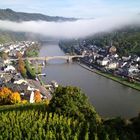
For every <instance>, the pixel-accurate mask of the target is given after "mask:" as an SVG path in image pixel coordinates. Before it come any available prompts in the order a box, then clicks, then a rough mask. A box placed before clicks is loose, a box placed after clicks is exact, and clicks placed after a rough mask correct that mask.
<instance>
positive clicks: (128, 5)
mask: <svg viewBox="0 0 140 140" xmlns="http://www.w3.org/2000/svg"><path fill="white" fill-rule="evenodd" d="M0 8H1V9H5V8H10V9H13V10H15V11H21V12H30V13H42V14H46V15H51V16H64V17H76V18H97V17H107V16H114V15H129V14H137V13H140V0H0Z"/></svg>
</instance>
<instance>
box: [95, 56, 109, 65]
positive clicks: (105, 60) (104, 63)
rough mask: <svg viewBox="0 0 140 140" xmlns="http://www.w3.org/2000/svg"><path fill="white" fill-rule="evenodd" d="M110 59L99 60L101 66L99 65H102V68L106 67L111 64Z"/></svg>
mask: <svg viewBox="0 0 140 140" xmlns="http://www.w3.org/2000/svg"><path fill="white" fill-rule="evenodd" d="M109 61H110V60H109V59H108V58H107V57H105V58H104V59H102V60H101V59H98V60H97V63H98V64H99V65H101V66H106V65H107V64H108V63H109Z"/></svg>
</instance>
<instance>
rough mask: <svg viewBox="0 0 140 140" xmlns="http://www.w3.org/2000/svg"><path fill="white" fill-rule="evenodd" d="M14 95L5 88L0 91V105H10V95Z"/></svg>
mask: <svg viewBox="0 0 140 140" xmlns="http://www.w3.org/2000/svg"><path fill="white" fill-rule="evenodd" d="M11 94H12V91H11V90H10V89H8V88H7V87H3V88H1V89H0V104H2V105H3V104H9V103H10V99H9V97H10V95H11Z"/></svg>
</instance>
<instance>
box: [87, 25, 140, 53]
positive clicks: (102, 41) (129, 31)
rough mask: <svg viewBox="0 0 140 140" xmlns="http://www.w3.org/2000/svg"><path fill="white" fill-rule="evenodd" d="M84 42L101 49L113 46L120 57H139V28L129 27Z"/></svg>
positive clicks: (98, 35)
mask: <svg viewBox="0 0 140 140" xmlns="http://www.w3.org/2000/svg"><path fill="white" fill-rule="evenodd" d="M86 41H87V43H88V44H95V45H97V46H101V47H106V46H110V45H113V46H115V47H116V48H117V50H118V53H119V54H120V55H130V54H137V55H139V56H140V27H135V26H129V27H124V28H121V29H119V30H115V31H112V32H109V33H100V34H97V35H95V36H91V37H88V38H86Z"/></svg>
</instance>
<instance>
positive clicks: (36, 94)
mask: <svg viewBox="0 0 140 140" xmlns="http://www.w3.org/2000/svg"><path fill="white" fill-rule="evenodd" d="M34 100H35V102H36V103H38V102H41V101H42V99H41V94H40V92H39V91H37V90H36V91H35V93H34Z"/></svg>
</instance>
